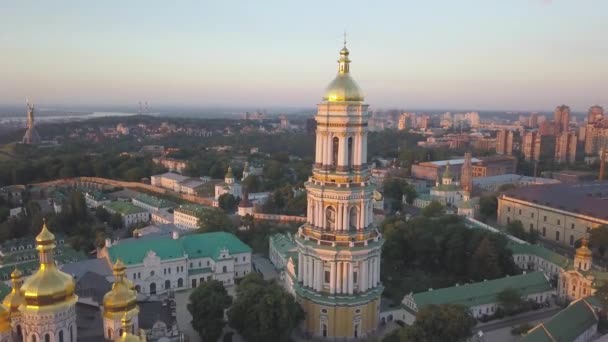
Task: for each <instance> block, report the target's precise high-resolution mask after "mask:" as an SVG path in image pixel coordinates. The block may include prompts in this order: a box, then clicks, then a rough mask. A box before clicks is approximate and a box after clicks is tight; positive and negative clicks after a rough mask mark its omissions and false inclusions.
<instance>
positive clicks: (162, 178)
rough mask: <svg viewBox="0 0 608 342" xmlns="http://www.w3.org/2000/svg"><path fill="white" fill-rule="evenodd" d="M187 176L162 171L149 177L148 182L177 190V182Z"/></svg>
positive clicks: (185, 178)
mask: <svg viewBox="0 0 608 342" xmlns="http://www.w3.org/2000/svg"><path fill="white" fill-rule="evenodd" d="M187 179H188V177H186V176H182V175H179V174H177V173H173V172H167V173H163V174H161V175H154V176H152V178H151V179H150V184H152V185H153V186H158V187H161V188H165V189H169V190H173V191H175V192H179V183H181V182H183V181H185V180H187Z"/></svg>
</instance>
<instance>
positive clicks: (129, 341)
mask: <svg viewBox="0 0 608 342" xmlns="http://www.w3.org/2000/svg"><path fill="white" fill-rule="evenodd" d="M120 323H121V328H122V335H120V338H119V339H118V341H121V342H141V341H142V339H141V338H139V337H138V336H135V335H134V334H133V333H131V330H132V329H133V323H132V322H131V318H130V317H129V316H128V315H127V313H126V312H125V313H124V315H123V316H122V319H121V320H120Z"/></svg>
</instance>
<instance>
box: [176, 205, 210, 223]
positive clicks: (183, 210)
mask: <svg viewBox="0 0 608 342" xmlns="http://www.w3.org/2000/svg"><path fill="white" fill-rule="evenodd" d="M205 210H209V209H207V208H205V207H203V206H202V205H198V204H183V205H180V206H179V208H175V209H174V210H173V224H175V225H176V226H177V227H179V228H186V229H197V228H198V218H199V216H200V215H201V214H202V213H203V212H204V211H205Z"/></svg>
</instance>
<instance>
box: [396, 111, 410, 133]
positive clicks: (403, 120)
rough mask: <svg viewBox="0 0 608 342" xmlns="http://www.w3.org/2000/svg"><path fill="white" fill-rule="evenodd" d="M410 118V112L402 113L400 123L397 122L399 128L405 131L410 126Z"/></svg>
mask: <svg viewBox="0 0 608 342" xmlns="http://www.w3.org/2000/svg"><path fill="white" fill-rule="evenodd" d="M409 118H410V114H408V113H403V114H401V116H400V117H399V123H398V124H397V128H398V129H399V130H400V131H404V130H406V129H407V126H408V125H407V122H408V120H409Z"/></svg>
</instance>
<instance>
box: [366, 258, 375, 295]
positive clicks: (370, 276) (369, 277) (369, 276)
mask: <svg viewBox="0 0 608 342" xmlns="http://www.w3.org/2000/svg"><path fill="white" fill-rule="evenodd" d="M367 267H368V272H367V282H368V283H367V288H369V289H373V288H374V279H373V278H374V276H373V274H374V264H373V263H372V259H371V258H370V259H367Z"/></svg>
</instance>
